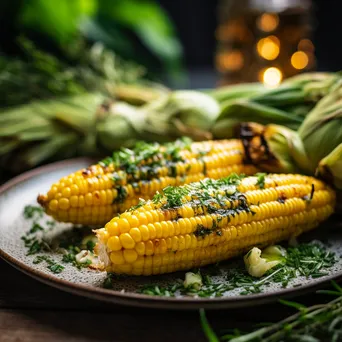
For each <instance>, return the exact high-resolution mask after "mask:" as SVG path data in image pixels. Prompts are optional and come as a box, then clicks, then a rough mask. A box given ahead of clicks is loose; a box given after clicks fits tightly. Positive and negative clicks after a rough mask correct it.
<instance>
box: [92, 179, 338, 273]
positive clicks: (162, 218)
mask: <svg viewBox="0 0 342 342" xmlns="http://www.w3.org/2000/svg"><path fill="white" fill-rule="evenodd" d="M257 180H258V177H245V178H244V177H239V176H237V175H232V176H230V177H228V178H224V179H220V180H216V181H215V180H212V179H205V180H202V181H200V182H197V183H192V184H189V185H185V186H181V187H167V188H166V189H164V191H163V194H157V195H156V196H155V197H154V198H153V199H152V200H150V201H147V202H145V203H142V205H141V206H140V207H139V208H133V210H129V211H127V212H125V213H123V214H122V215H120V216H118V217H114V218H113V219H112V220H111V221H110V222H108V223H107V224H106V226H105V227H104V228H102V229H99V230H97V237H98V239H99V243H98V245H97V246H96V248H95V250H96V251H97V253H98V255H99V257H100V259H101V260H102V261H103V263H104V265H105V267H106V270H107V271H108V272H114V273H124V274H134V275H150V274H160V273H167V272H174V271H178V270H188V269H191V268H193V267H200V266H204V265H207V264H212V263H216V262H218V261H221V260H225V259H228V258H230V257H233V256H236V255H239V254H242V253H244V252H246V251H248V250H249V249H251V248H252V247H254V246H267V245H270V244H272V243H275V242H278V241H281V240H285V239H288V238H290V237H291V236H298V235H300V234H301V233H303V232H305V231H307V230H310V229H313V228H314V227H316V226H317V225H318V224H319V223H320V222H321V221H323V220H325V219H326V218H327V217H328V216H330V214H332V212H333V210H334V204H335V193H334V191H333V190H331V189H330V188H329V187H328V186H326V185H325V184H324V183H323V182H321V181H319V180H317V179H315V178H312V177H308V176H301V175H291V174H290V175H284V174H280V175H276V174H274V175H268V176H266V177H265V180H264V186H263V187H264V188H263V189H260V186H259V185H258V184H257V183H258V182H257ZM312 187H314V189H315V191H314V193H313V194H312ZM311 194H312V198H311V199H310V201H307V200H306V197H308V196H311ZM279 198H281V199H282V200H281V201H279Z"/></svg>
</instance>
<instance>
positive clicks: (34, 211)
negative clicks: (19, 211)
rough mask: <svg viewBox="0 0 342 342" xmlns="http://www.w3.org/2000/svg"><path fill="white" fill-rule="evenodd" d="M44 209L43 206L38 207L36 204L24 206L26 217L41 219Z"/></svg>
mask: <svg viewBox="0 0 342 342" xmlns="http://www.w3.org/2000/svg"><path fill="white" fill-rule="evenodd" d="M43 214H44V210H43V208H42V207H37V206H34V205H27V206H26V207H25V208H24V217H25V218H26V219H39V218H42V217H43Z"/></svg>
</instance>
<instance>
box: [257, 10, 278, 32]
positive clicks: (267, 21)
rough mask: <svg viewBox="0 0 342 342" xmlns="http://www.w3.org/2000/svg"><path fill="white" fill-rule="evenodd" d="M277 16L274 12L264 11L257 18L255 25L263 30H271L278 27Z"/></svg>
mask: <svg viewBox="0 0 342 342" xmlns="http://www.w3.org/2000/svg"><path fill="white" fill-rule="evenodd" d="M278 24H279V17H278V15H277V14H275V13H264V14H262V15H261V16H260V17H259V18H258V19H257V27H258V28H259V30H261V31H264V32H271V31H273V30H275V29H276V28H277V27H278Z"/></svg>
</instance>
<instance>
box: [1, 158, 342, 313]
mask: <svg viewBox="0 0 342 342" xmlns="http://www.w3.org/2000/svg"><path fill="white" fill-rule="evenodd" d="M93 160H94V159H92V158H88V157H80V158H72V159H67V160H62V161H58V162H55V163H50V164H47V165H43V166H40V167H37V168H35V169H32V170H30V171H27V172H24V173H22V174H20V175H18V176H16V177H14V178H12V179H10V180H9V181H7V182H5V183H4V184H3V185H1V186H0V196H2V195H3V194H4V193H5V192H6V191H8V190H10V189H11V188H13V187H14V186H16V185H18V184H20V183H23V182H25V181H27V180H29V179H31V178H34V177H37V176H39V175H40V174H42V173H45V172H48V171H51V170H56V169H61V168H63V167H65V166H66V165H73V164H77V163H81V162H83V163H90V162H91V161H93ZM0 229H1V227H0ZM0 257H1V258H2V259H4V260H5V261H6V262H7V263H9V264H10V265H12V266H13V267H15V268H16V269H18V270H19V271H21V272H23V273H24V274H26V275H28V276H30V277H32V278H34V279H36V280H38V281H40V282H42V283H45V284H47V285H50V286H52V287H55V288H58V289H60V290H63V291H66V292H69V293H72V294H76V295H81V296H85V297H88V298H93V299H97V300H101V301H106V302H112V303H115V304H120V305H129V306H134V307H141V308H158V309H190V310H194V309H199V308H206V309H228V308H238V307H248V306H252V305H262V304H267V303H271V302H275V301H277V300H278V299H279V298H286V297H287V298H288V297H294V296H297V295H298V296H299V295H301V294H303V293H308V292H313V291H314V290H316V289H318V288H321V287H323V286H324V285H325V284H327V283H329V282H331V281H332V280H335V281H339V280H342V272H341V273H339V274H335V275H330V276H328V277H326V278H324V279H320V280H315V282H313V283H308V284H305V285H302V286H300V287H296V288H293V287H292V288H286V289H282V290H277V291H274V292H271V293H259V294H252V295H248V296H234V297H216V298H192V297H162V296H150V295H145V294H140V293H134V292H120V291H115V290H109V289H104V288H99V287H92V286H89V285H84V284H77V283H73V282H71V281H68V280H64V279H61V278H59V277H57V276H54V275H52V274H51V275H50V274H47V273H45V272H43V271H40V270H37V269H35V268H33V267H31V266H28V265H27V264H25V263H24V262H21V261H19V260H17V259H16V258H15V257H13V256H11V255H9V254H8V253H7V252H5V250H3V249H2V248H0ZM94 272H96V271H94Z"/></svg>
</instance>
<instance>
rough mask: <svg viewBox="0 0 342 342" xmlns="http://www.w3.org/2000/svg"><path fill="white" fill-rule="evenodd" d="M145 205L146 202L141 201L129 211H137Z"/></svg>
mask: <svg viewBox="0 0 342 342" xmlns="http://www.w3.org/2000/svg"><path fill="white" fill-rule="evenodd" d="M145 204H146V201H145V200H144V199H140V200H139V203H138V204H137V205H134V206H132V207H131V208H130V209H128V211H134V210H137V209H139V208H141V207H142V206H143V205H145Z"/></svg>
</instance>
